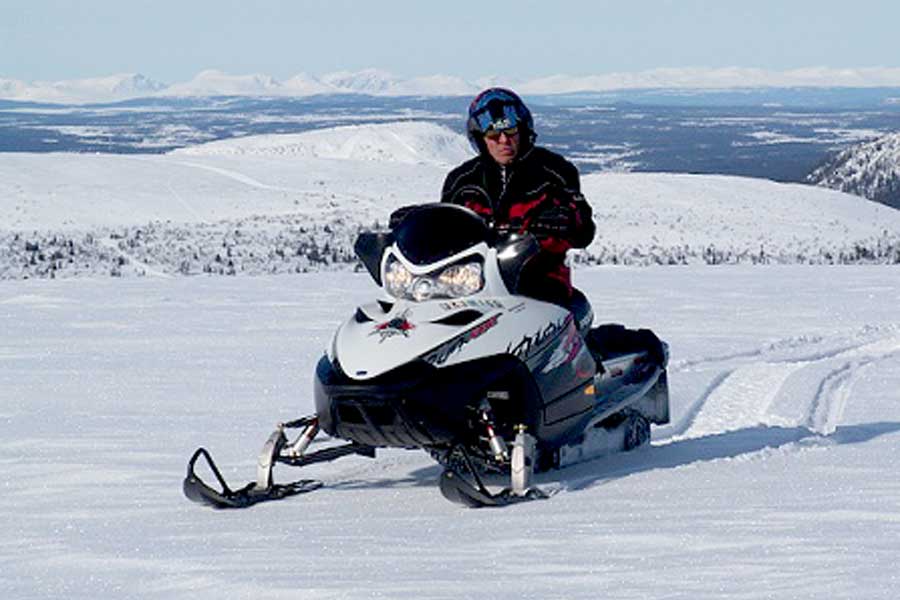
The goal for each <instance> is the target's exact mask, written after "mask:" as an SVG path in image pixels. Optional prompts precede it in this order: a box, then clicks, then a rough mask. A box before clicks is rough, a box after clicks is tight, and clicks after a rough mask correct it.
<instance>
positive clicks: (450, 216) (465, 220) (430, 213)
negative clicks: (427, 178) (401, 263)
mask: <svg viewBox="0 0 900 600" xmlns="http://www.w3.org/2000/svg"><path fill="white" fill-rule="evenodd" d="M394 239H395V240H396V242H397V247H398V248H399V249H400V252H402V253H403V256H404V257H405V258H406V259H407V260H409V261H410V262H412V263H413V264H415V265H429V264H431V263H434V262H437V261H439V260H442V259H445V258H447V257H448V256H453V255H454V254H457V253H459V252H462V251H463V250H465V249H467V248H471V247H472V246H474V245H476V244H479V243H481V242H489V240H491V239H492V235H491V230H490V228H488V225H487V223H485V222H484V219H482V218H481V217H479V216H478V215H476V214H475V213H474V212H472V211H471V210H469V209H468V208H463V207H462V206H457V205H455V204H442V203H438V204H424V205H422V206H420V207H418V208H416V209H415V210H412V211H410V212H409V214H407V215H406V216H405V217H403V220H402V221H400V223H399V224H398V225H397V227H396V229H394Z"/></svg>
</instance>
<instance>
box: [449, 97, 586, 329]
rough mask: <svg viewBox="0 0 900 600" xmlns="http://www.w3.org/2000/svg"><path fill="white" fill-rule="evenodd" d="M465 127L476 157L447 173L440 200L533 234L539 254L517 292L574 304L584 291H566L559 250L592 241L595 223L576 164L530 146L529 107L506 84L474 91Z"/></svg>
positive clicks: (568, 283) (568, 281) (532, 137)
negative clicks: (502, 86)
mask: <svg viewBox="0 0 900 600" xmlns="http://www.w3.org/2000/svg"><path fill="white" fill-rule="evenodd" d="M466 130H467V133H468V137H469V142H470V143H471V144H472V147H473V148H475V150H476V151H477V152H478V156H476V157H475V158H473V159H470V160H468V161H466V162H464V163H463V164H462V165H460V166H459V167H457V168H455V169H453V170H452V171H451V172H450V173H449V174H448V175H447V178H446V180H445V181H444V187H443V191H442V193H441V201H442V202H451V203H453V204H459V205H462V206H466V207H468V208H470V209H472V210H473V211H475V212H476V213H478V214H479V215H481V216H482V217H483V218H484V219H485V220H487V221H488V222H489V223H491V224H493V225H495V226H496V225H508V226H511V227H512V228H513V229H515V230H520V231H528V232H531V233H533V234H534V235H535V237H537V239H538V240H539V242H540V245H541V252H540V253H539V254H538V255H537V256H535V257H534V259H532V261H531V262H530V263H529V265H528V267H527V272H526V273H525V274H524V275H523V278H522V284H521V286H520V290H519V291H520V292H521V293H523V294H525V295H529V296H533V297H537V298H541V299H546V300H550V301H552V302H557V303H559V304H564V305H571V304H573V303H574V304H577V303H579V302H580V301H581V300H583V296H582V295H581V294H580V292H577V291H574V295H573V288H572V279H571V273H570V270H569V267H568V266H567V265H566V262H565V258H566V251H567V250H569V249H570V248H584V247H586V246H587V245H588V244H589V243H590V242H591V240H592V239H593V238H594V222H593V220H592V219H591V207H590V205H589V204H588V203H587V201H586V200H585V198H584V196H583V195H582V194H581V185H580V183H579V179H578V169H577V168H576V167H575V165H573V164H572V163H570V162H569V161H567V160H566V159H565V158H563V157H562V156H560V155H559V154H556V153H554V152H551V151H550V150H547V149H546V148H542V147H539V146H535V145H534V141H535V138H536V137H537V134H536V133H535V131H534V120H533V118H532V116H531V111H529V110H528V107H527V106H525V103H524V102H522V99H521V98H519V96H517V95H516V94H515V93H514V92H512V91H510V90H508V89H504V88H489V89H487V90H484V91H483V92H481V93H480V94H478V95H477V96H476V97H475V99H474V100H472V103H471V104H470V105H469V117H468V121H467V123H466ZM576 312H577V311H576Z"/></svg>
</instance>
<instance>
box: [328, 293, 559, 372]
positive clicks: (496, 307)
mask: <svg viewBox="0 0 900 600" xmlns="http://www.w3.org/2000/svg"><path fill="white" fill-rule="evenodd" d="M387 306H388V305H387V303H384V304H382V303H377V302H376V303H372V304H367V305H364V306H361V307H359V309H357V312H356V315H354V317H353V318H351V319H350V320H348V321H347V322H346V323H344V324H343V325H342V326H341V328H340V329H339V330H338V331H337V333H336V335H335V339H334V343H333V345H332V349H331V353H330V354H331V357H330V358H331V359H332V360H334V359H335V358H337V359H338V361H339V363H340V365H341V368H342V370H343V371H344V373H346V374H347V375H348V376H349V377H351V378H352V379H356V380H366V379H371V378H374V377H377V376H379V375H381V374H383V373H386V372H387V371H390V370H392V369H395V368H397V367H399V366H401V365H403V364H406V363H409V362H411V361H413V360H415V359H423V360H425V361H426V362H429V363H431V364H433V365H434V366H436V367H445V366H450V365H454V364H458V363H461V362H465V361H469V360H474V359H477V358H481V357H485V356H490V355H497V354H502V353H509V354H514V355H517V356H520V357H521V358H525V357H526V355H527V354H529V353H530V352H531V351H532V350H535V349H536V348H537V347H538V346H540V345H541V344H542V343H543V342H544V341H546V340H549V339H552V338H554V337H555V336H556V335H557V334H559V333H560V331H561V330H562V329H564V328H565V327H566V326H567V323H568V321H569V320H571V317H570V314H569V312H568V311H567V310H565V309H564V308H562V307H560V306H556V305H553V304H549V303H547V302H542V301H539V300H534V299H531V298H525V297H519V296H505V297H496V296H495V297H489V296H480V295H475V296H470V297H467V298H462V299H455V300H430V301H427V302H408V301H397V302H396V303H394V304H393V305H392V306H389V308H388V310H385V307H387Z"/></svg>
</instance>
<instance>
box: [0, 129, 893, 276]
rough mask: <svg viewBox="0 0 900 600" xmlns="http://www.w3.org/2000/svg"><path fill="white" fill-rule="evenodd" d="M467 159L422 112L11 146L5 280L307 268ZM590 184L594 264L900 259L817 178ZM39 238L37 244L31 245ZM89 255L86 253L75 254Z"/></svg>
mask: <svg viewBox="0 0 900 600" xmlns="http://www.w3.org/2000/svg"><path fill="white" fill-rule="evenodd" d="M470 156H471V149H470V147H469V145H468V143H467V141H466V139H465V138H464V137H463V136H461V135H458V134H456V133H453V132H452V131H450V130H449V129H447V128H445V127H442V126H440V125H436V124H433V123H425V122H417V121H408V122H400V123H397V122H393V123H380V124H370V125H358V126H345V127H335V128H328V129H320V130H315V131H309V132H305V133H301V134H290V135H266V136H251V137H243V138H235V139H230V140H223V141H216V142H211V143H208V144H201V145H197V146H192V147H189V148H185V149H181V150H177V151H174V152H172V153H170V154H167V155H127V156H126V155H104V154H96V155H89V154H64V153H58V154H5V155H4V160H3V161H2V162H0V222H2V223H3V224H4V227H3V229H2V230H0V242H2V243H0V277H4V278H10V277H25V276H35V275H38V276H51V275H52V276H56V275H59V276H67V275H78V274H100V273H102V272H106V273H107V274H108V273H110V272H116V273H118V272H120V271H122V269H119V267H120V266H122V264H121V263H123V261H124V262H134V261H136V263H137V266H135V265H134V264H132V265H131V266H132V267H134V268H128V269H124V271H126V272H132V271H133V272H136V273H140V272H147V270H148V268H149V269H150V270H155V271H158V272H164V273H173V274H174V273H176V272H182V273H199V272H209V271H210V270H213V271H215V272H221V271H222V270H221V269H220V268H219V266H217V264H213V263H214V262H215V260H214V259H215V258H216V257H217V256H218V255H219V254H220V253H221V252H222V249H223V248H224V247H226V246H227V247H230V248H231V249H232V250H234V251H235V252H238V254H239V255H240V256H241V257H243V258H242V260H243V262H241V261H239V262H240V264H238V265H237V266H236V267H235V268H234V271H238V272H248V273H260V272H287V271H297V270H305V269H306V268H307V266H308V265H307V264H306V263H303V264H301V262H302V261H300V262H297V261H292V260H287V259H286V258H285V255H286V254H287V255H292V256H293V255H298V252H299V251H298V248H301V247H309V246H310V245H312V246H316V245H317V244H320V243H321V242H322V239H321V238H322V237H323V236H322V235H319V238H317V239H318V241H316V240H310V239H309V236H308V232H307V231H305V230H307V229H309V228H316V227H318V228H319V229H321V230H323V231H324V229H325V228H326V227H327V228H328V229H329V230H330V232H331V233H333V234H334V235H332V236H331V237H333V240H332V244H331V246H330V247H331V249H334V250H337V251H338V254H341V255H344V256H350V255H351V254H352V252H351V249H350V247H351V245H352V238H353V236H354V235H355V232H356V230H357V228H359V227H361V226H365V227H370V226H371V225H372V224H373V223H375V222H379V223H382V224H384V223H385V222H386V221H387V218H388V216H389V214H390V213H391V212H392V211H393V210H394V209H396V208H398V207H400V206H404V205H408V204H417V203H422V202H428V201H436V200H438V198H439V191H440V189H441V185H442V182H443V179H444V177H445V175H446V173H447V171H448V170H449V168H450V167H451V166H452V165H455V164H459V163H460V162H462V161H463V160H466V159H467V158H469V157H470ZM582 187H583V191H584V193H585V195H586V196H587V198H588V200H589V201H590V202H591V204H592V206H593V207H594V217H595V221H596V222H597V224H598V235H597V238H596V240H595V242H594V243H593V244H592V245H591V246H590V247H589V248H588V249H587V250H586V251H583V252H580V253H579V254H577V259H578V260H580V261H582V262H590V263H600V264H608V263H616V264H623V263H624V264H654V263H660V262H662V263H670V262H676V263H695V262H716V263H718V262H776V263H793V262H801V263H805V262H811V263H831V262H859V261H860V260H871V261H880V262H892V261H896V260H900V245H898V237H900V212H898V211H897V210H895V209H892V208H889V207H886V206H883V205H880V204H877V203H873V202H868V201H865V200H862V199H860V198H858V197H855V196H851V195H848V194H843V193H840V192H835V191H831V190H825V189H821V188H817V187H814V186H805V185H788V184H779V183H774V182H771V181H766V180H758V179H746V178H737V177H727V176H697V175H684V174H648V173H610V172H606V173H596V174H590V175H588V176H585V177H584V178H583V181H582ZM4 231H5V233H4ZM237 232H239V235H238V233H237ZM236 235H237V237H238V238H239V239H237V240H235V239H232V238H235V236H236ZM97 240H105V246H104V245H103V244H100V243H98V242H97ZM235 244H240V246H241V247H240V248H237V247H235ZM35 246H37V247H39V249H40V252H38V251H32V252H33V254H35V256H31V255H29V254H27V248H28V247H32V248H34V247H35ZM75 246H78V247H77V248H76V247H75ZM79 248H80V249H79ZM82 251H83V254H84V256H83V258H84V261H79V260H75V259H76V258H77V257H78V256H79V253H82ZM60 253H62V254H64V255H66V256H70V257H72V258H73V262H74V263H75V264H76V266H77V267H78V268H66V266H65V265H66V264H69V263H58V266H59V267H60V269H61V270H60V269H55V267H54V269H52V270H48V269H49V267H48V265H49V263H47V264H44V265H43V267H47V268H43V267H42V266H41V265H40V264H36V263H37V262H39V261H36V260H35V261H32V260H31V259H32V258H36V256H39V255H40V254H43V255H44V257H45V258H46V257H47V256H49V255H57V259H55V260H57V262H58V259H59V258H60V256H59V254H60ZM326 254H329V253H328V252H326ZM251 256H252V257H254V259H253V260H252V261H251V260H250V257H251ZM267 257H268V258H267ZM232 258H237V257H232ZM41 260H44V259H41ZM303 260H305V258H304V259H303ZM273 261H274V262H273ZM28 263H35V264H34V265H29V264H28ZM115 263H120V264H115ZM251 263H252V264H251ZM85 265H87V266H85ZM141 265H149V267H148V268H145V267H143V266H141ZM32 266H33V267H34V268H32Z"/></svg>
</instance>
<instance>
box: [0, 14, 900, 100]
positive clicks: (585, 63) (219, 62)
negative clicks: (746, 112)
mask: <svg viewBox="0 0 900 600" xmlns="http://www.w3.org/2000/svg"><path fill="white" fill-rule="evenodd" d="M4 16H5V18H4V19H3V20H2V22H0V77H4V78H9V79H13V80H20V81H28V82H35V81H67V80H82V79H91V78H98V77H105V76H108V75H109V74H110V73H134V72H139V73H143V74H144V75H146V76H147V77H149V78H151V79H153V80H156V81H161V82H169V83H171V82H180V81H186V80H189V79H190V78H191V77H194V76H195V75H196V74H197V73H199V72H201V71H203V70H206V69H215V70H218V71H221V72H225V73H267V74H271V76H272V77H274V78H275V79H278V80H285V79H288V78H290V77H293V76H295V75H297V74H301V73H313V74H317V76H320V75H322V74H328V73H334V72H343V71H347V72H358V71H360V70H363V69H368V68H371V66H372V65H377V66H378V68H379V69H383V70H385V71H387V72H390V73H392V74H395V75H396V76H397V77H399V78H403V79H411V78H416V77H424V76H429V75H434V74H437V73H440V74H445V75H446V76H449V77H458V78H462V79H465V80H477V79H479V78H499V79H502V80H509V81H523V80H534V79H540V78H545V77H553V76H557V75H559V74H566V76H567V77H589V76H608V75H611V74H628V73H642V72H648V71H654V70H660V69H662V70H666V69H673V70H683V69H688V70H690V69H711V70H716V69H758V70H763V71H770V72H789V71H792V70H797V69H826V70H832V71H840V70H843V69H852V70H858V69H872V68H874V69H892V68H894V69H895V68H897V67H900V64H898V63H896V62H895V63H894V65H896V66H894V65H892V64H891V63H890V62H889V61H891V60H893V61H896V57H897V56H900V39H898V37H897V36H896V35H894V32H893V23H895V22H896V21H897V20H898V17H900V6H896V5H894V4H892V3H887V2H883V1H877V0H858V1H857V2H856V3H854V4H853V5H852V6H850V5H845V4H843V3H839V2H835V1H833V0H829V1H825V2H822V1H819V2H813V1H811V0H797V1H795V2H791V3H781V2H777V1H776V0H761V2H757V3H754V4H753V6H746V5H744V4H742V3H738V2H734V1H725V2H715V3H712V2H708V1H704V0H683V1H680V2H673V1H672V0H641V1H638V2H635V3H631V4H629V5H628V6H620V5H619V3H615V2H610V1H600V2H588V1H587V0H571V1H569V2H565V3H556V4H554V5H553V6H549V5H545V4H543V3H540V2H535V1H532V0H520V1H518V2H498V3H492V4H491V5H490V7H487V8H486V7H485V6H484V5H482V4H481V3H476V2H474V1H473V0H462V1H461V2H458V3H455V4H454V5H453V6H432V5H430V4H422V3H418V2H414V1H413V0H392V1H389V2H387V3H379V4H378V5H377V6H374V5H366V4H362V5H360V4H359V3H355V2H352V1H351V0H333V1H331V2H322V1H318V0H305V1H299V2H288V1H287V0H270V1H268V2H266V3H264V4H263V5H254V6H252V7H251V6H247V5H244V4H243V3H241V2H238V1H236V0H227V1H224V2H223V1H219V2H215V3H214V2H212V1H211V0H198V1H197V2H191V3H188V4H185V3H176V2H174V1H173V0H158V1H156V2H148V1H146V0H138V1H135V2H129V3H127V4H123V3H118V2H113V1H112V0H95V1H93V2H91V3H90V5H89V7H88V8H87V9H86V8H85V7H84V6H82V5H79V4H76V3H69V2H59V1H56V0H35V1H33V2H30V3H28V4H25V3H22V4H20V5H18V6H14V7H10V8H7V9H6V10H5V11H4Z"/></svg>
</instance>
